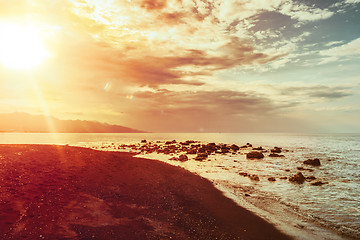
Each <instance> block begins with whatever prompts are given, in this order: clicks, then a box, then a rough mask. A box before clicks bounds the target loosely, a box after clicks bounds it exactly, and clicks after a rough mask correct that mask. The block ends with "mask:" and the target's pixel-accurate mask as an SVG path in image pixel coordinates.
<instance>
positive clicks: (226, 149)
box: [221, 146, 229, 153]
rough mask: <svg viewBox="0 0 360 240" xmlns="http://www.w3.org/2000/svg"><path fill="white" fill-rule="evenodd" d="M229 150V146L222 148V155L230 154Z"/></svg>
mask: <svg viewBox="0 0 360 240" xmlns="http://www.w3.org/2000/svg"><path fill="white" fill-rule="evenodd" d="M228 152H229V148H228V147H227V146H221V153H228Z"/></svg>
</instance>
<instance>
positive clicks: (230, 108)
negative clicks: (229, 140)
mask: <svg viewBox="0 0 360 240" xmlns="http://www.w3.org/2000/svg"><path fill="white" fill-rule="evenodd" d="M134 101H135V102H137V104H136V105H133V106H132V109H131V110H129V111H130V112H131V115H133V116H136V119H135V120H134V121H138V120H137V119H144V118H146V119H148V121H147V122H146V123H144V122H143V123H142V124H144V125H145V126H144V129H149V128H152V129H154V130H155V131H156V130H161V131H185V132H187V131H196V132H197V131H199V130H200V128H202V129H205V131H225V132H226V131H230V132H231V131H233V132H234V131H235V132H236V131H263V130H265V129H268V128H273V129H275V128H279V127H280V126H278V125H277V124H276V121H278V122H282V120H281V117H279V115H278V114H279V113H281V112H282V111H283V110H285V109H288V108H290V107H292V106H293V105H292V104H275V103H273V102H272V101H271V100H270V99H268V98H266V97H263V96H258V95H256V94H254V93H250V92H237V91H181V92H174V91H169V90H165V89H162V90H158V91H144V92H137V93H134ZM264 122H268V123H269V125H267V126H266V125H265V124H262V123H264ZM272 123H274V124H272ZM137 124H138V123H137V122H135V123H134V126H136V125H137Z"/></svg>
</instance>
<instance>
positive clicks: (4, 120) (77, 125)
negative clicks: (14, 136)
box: [0, 112, 144, 133]
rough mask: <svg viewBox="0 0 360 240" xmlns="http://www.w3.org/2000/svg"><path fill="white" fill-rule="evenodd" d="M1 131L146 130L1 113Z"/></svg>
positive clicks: (119, 131)
mask: <svg viewBox="0 0 360 240" xmlns="http://www.w3.org/2000/svg"><path fill="white" fill-rule="evenodd" d="M0 132H45V133H48V132H58V133H142V132H144V131H140V130H136V129H132V128H128V127H123V126H120V125H110V124H107V123H100V122H95V121H83V120H60V119H57V118H54V117H51V116H43V115H31V114H28V113H19V112H16V113H3V114H0Z"/></svg>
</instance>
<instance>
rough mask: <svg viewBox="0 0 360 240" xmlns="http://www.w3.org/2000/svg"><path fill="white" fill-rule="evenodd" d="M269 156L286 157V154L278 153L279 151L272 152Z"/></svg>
mask: <svg viewBox="0 0 360 240" xmlns="http://www.w3.org/2000/svg"><path fill="white" fill-rule="evenodd" d="M269 157H285V156H284V155H280V154H277V153H270V154H269Z"/></svg>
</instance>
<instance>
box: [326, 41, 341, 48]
mask: <svg viewBox="0 0 360 240" xmlns="http://www.w3.org/2000/svg"><path fill="white" fill-rule="evenodd" d="M342 43H344V41H331V42H328V43H326V44H325V46H326V47H332V46H334V45H338V44H342Z"/></svg>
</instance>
